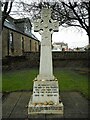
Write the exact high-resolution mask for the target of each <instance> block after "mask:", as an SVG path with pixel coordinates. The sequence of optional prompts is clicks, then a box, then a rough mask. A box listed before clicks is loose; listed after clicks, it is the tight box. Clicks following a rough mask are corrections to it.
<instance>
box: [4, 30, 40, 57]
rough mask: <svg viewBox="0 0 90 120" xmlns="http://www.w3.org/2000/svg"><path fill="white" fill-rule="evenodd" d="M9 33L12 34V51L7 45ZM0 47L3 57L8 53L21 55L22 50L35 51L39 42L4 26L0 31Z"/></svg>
mask: <svg viewBox="0 0 90 120" xmlns="http://www.w3.org/2000/svg"><path fill="white" fill-rule="evenodd" d="M10 33H12V34H13V46H14V51H13V53H12V51H11V49H10V47H8V46H9V42H8V40H9V39H10ZM22 40H23V43H22ZM30 41H31V42H30ZM30 43H31V45H30ZM22 44H23V45H22ZM2 48H3V49H2V56H3V57H5V56H8V55H10V56H21V55H23V52H37V51H38V50H39V42H38V41H36V40H34V39H32V38H30V37H28V36H25V35H23V34H21V33H17V32H15V31H13V30H10V29H7V28H4V29H3V32H2ZM23 48H24V49H23Z"/></svg>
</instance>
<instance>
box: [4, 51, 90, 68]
mask: <svg viewBox="0 0 90 120" xmlns="http://www.w3.org/2000/svg"><path fill="white" fill-rule="evenodd" d="M52 56H53V57H52V58H53V66H54V67H59V68H62V67H63V68H66V67H68V68H82V67H89V58H90V52H53V53H52ZM39 63H40V53H39V52H26V53H24V55H23V56H14V57H6V58H5V59H3V69H4V68H5V69H6V68H8V69H22V68H34V67H36V68H38V67H39ZM47 64H48V63H47Z"/></svg>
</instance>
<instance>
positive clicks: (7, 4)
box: [2, 1, 13, 29]
mask: <svg viewBox="0 0 90 120" xmlns="http://www.w3.org/2000/svg"><path fill="white" fill-rule="evenodd" d="M12 4H13V1H8V2H2V7H3V11H2V29H3V25H4V21H5V19H6V18H7V17H8V15H9V14H10V12H11V9H12Z"/></svg>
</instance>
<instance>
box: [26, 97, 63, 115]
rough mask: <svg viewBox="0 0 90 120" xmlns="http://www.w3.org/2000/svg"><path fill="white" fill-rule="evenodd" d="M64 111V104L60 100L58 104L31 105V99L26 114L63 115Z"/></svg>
mask: <svg viewBox="0 0 90 120" xmlns="http://www.w3.org/2000/svg"><path fill="white" fill-rule="evenodd" d="M63 113H64V106H63V104H62V102H60V103H59V104H58V105H55V104H54V105H41V104H37V105H33V103H32V99H30V101H29V105H28V114H31V115H32V114H55V115H56V114H59V115H61V116H63Z"/></svg>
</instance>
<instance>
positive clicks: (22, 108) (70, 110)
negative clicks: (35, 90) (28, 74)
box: [2, 92, 90, 120]
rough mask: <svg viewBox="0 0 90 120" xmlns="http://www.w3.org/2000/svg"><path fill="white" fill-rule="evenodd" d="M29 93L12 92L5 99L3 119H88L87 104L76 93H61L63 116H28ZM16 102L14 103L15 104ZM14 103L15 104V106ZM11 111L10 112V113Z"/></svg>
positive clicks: (85, 100) (89, 112) (86, 101)
mask: <svg viewBox="0 0 90 120" xmlns="http://www.w3.org/2000/svg"><path fill="white" fill-rule="evenodd" d="M31 94H32V93H31V92H23V93H19V92H17V93H16V92H13V93H10V94H9V95H8V96H7V99H5V101H4V102H3V104H2V107H3V109H2V110H3V111H2V112H3V114H2V115H3V118H8V119H9V118H16V119H17V118H23V119H27V118H30V120H35V119H36V120H42V119H43V120H49V119H50V120H52V119H54V118H55V119H60V118H88V115H89V114H90V111H88V103H89V104H90V102H88V100H87V99H85V98H84V97H83V96H81V94H80V93H78V92H61V98H62V102H63V104H64V115H63V116H61V115H46V114H42V115H40V114H39V115H38V114H37V115H35V114H34V115H28V112H26V111H27V106H28V102H29V99H30V95H31ZM15 101H16V102H15ZM15 103H17V104H16V105H15ZM11 111H12V112H11Z"/></svg>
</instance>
